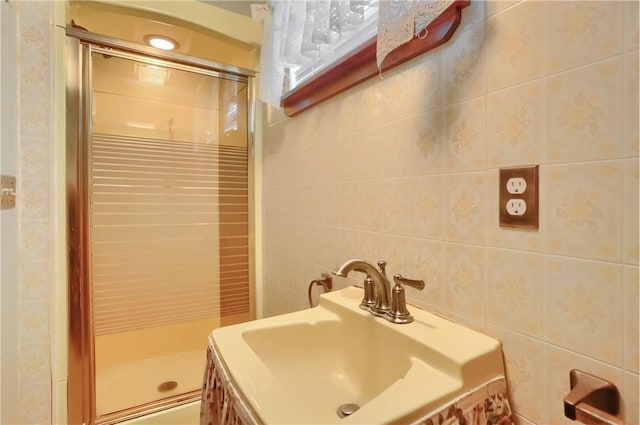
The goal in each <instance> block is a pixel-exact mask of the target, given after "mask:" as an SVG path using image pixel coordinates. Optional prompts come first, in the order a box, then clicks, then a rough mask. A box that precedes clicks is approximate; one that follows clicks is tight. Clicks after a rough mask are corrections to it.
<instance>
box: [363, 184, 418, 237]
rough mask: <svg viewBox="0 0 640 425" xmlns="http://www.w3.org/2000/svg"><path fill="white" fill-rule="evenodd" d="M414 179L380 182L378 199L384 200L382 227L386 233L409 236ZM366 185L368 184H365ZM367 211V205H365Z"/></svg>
mask: <svg viewBox="0 0 640 425" xmlns="http://www.w3.org/2000/svg"><path fill="white" fill-rule="evenodd" d="M412 182H413V179H412V178H398V179H388V180H379V181H378V182H377V190H378V196H379V198H378V199H384V202H381V204H382V205H381V207H382V208H380V227H379V228H378V229H377V230H379V231H382V232H386V233H393V234H404V235H406V234H408V233H409V232H410V229H411V227H412V226H411V220H412V219H413V193H411V189H412V188H413V185H412V184H411V183H412ZM365 184H366V183H365ZM363 208H364V209H365V211H366V204H363Z"/></svg>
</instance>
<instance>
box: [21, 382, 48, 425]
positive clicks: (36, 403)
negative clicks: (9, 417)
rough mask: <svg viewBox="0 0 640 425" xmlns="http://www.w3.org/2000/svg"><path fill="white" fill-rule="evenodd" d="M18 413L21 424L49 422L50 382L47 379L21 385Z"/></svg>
mask: <svg viewBox="0 0 640 425" xmlns="http://www.w3.org/2000/svg"><path fill="white" fill-rule="evenodd" d="M20 413H21V417H20V423H22V424H50V423H51V383H50V382H49V381H48V380H46V381H42V382H37V383H33V384H29V385H25V386H24V387H23V389H22V394H21V397H20Z"/></svg>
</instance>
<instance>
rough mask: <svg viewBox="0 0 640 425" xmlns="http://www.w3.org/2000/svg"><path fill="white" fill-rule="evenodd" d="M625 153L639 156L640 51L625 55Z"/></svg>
mask: <svg viewBox="0 0 640 425" xmlns="http://www.w3.org/2000/svg"><path fill="white" fill-rule="evenodd" d="M636 4H637V3H636ZM623 59H624V95H623V105H624V108H623V113H624V117H623V119H624V153H625V156H627V157H629V156H638V151H640V137H639V136H638V126H639V125H640V124H639V122H638V115H639V114H640V112H639V111H638V92H639V90H640V88H639V86H638V79H639V78H640V77H639V68H638V51H637V50H636V51H635V52H632V53H628V54H626V55H624V57H623Z"/></svg>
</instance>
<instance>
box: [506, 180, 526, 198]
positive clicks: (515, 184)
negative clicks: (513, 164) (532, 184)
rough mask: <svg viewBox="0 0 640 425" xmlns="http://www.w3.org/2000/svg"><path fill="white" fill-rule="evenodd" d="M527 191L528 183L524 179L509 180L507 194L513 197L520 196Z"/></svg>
mask: <svg viewBox="0 0 640 425" xmlns="http://www.w3.org/2000/svg"><path fill="white" fill-rule="evenodd" d="M525 190H527V181H526V180H525V179H524V178H522V177H511V178H510V179H509V180H507V192H509V193H510V194H512V195H519V194H521V193H524V191H525Z"/></svg>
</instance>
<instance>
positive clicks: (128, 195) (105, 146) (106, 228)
mask: <svg viewBox="0 0 640 425" xmlns="http://www.w3.org/2000/svg"><path fill="white" fill-rule="evenodd" d="M247 103H248V96H247V83H246V82H243V81H236V80H234V79H227V78H219V77H216V76H212V75H207V74H206V73H199V72H191V71H189V70H185V69H184V67H182V69H178V68H174V67H171V65H170V64H167V63H162V62H159V61H153V62H151V61H150V62H145V61H141V60H133V59H132V58H129V57H126V56H125V57H118V55H109V54H105V53H97V52H93V53H92V54H91V121H92V123H91V137H90V140H89V146H88V162H89V163H88V164H87V179H88V182H87V183H88V188H89V194H88V197H89V199H88V204H89V205H88V206H87V218H88V226H89V231H88V232H87V235H88V241H87V250H88V255H89V265H88V268H89V273H88V274H89V279H90V294H91V312H92V313H91V314H92V326H93V346H94V359H95V362H94V366H95V367H94V370H95V403H96V414H97V416H98V417H101V416H105V415H107V416H108V415H110V414H113V413H115V412H119V411H126V410H127V409H131V408H134V407H136V406H142V405H146V404H148V403H153V402H156V401H158V400H163V399H167V398H172V397H181V396H184V395H185V394H188V393H190V392H194V391H198V390H199V389H200V386H201V383H202V382H201V381H202V373H203V367H204V361H205V358H206V344H207V335H208V334H209V333H210V332H211V330H212V329H214V328H215V327H217V326H220V325H221V323H222V322H224V323H225V324H229V323H236V322H240V321H245V320H249V319H250V316H251V308H250V304H251V303H250V288H249V226H248V214H249V212H248V208H249V194H248V155H247V138H248V131H247V121H248V120H247Z"/></svg>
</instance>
